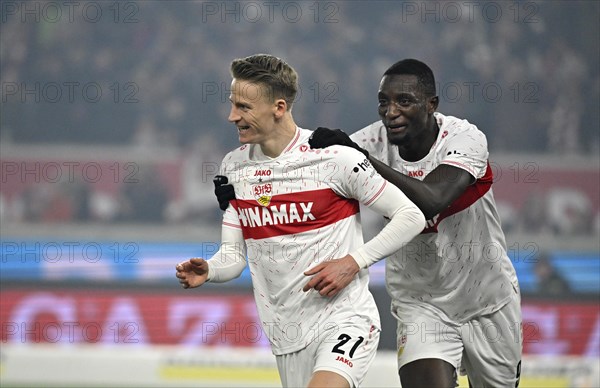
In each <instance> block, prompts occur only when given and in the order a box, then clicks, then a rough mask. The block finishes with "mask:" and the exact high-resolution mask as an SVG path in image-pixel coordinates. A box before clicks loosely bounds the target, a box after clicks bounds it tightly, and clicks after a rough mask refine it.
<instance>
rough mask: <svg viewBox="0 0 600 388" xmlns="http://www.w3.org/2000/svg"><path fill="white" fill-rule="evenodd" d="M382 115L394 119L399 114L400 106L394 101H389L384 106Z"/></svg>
mask: <svg viewBox="0 0 600 388" xmlns="http://www.w3.org/2000/svg"><path fill="white" fill-rule="evenodd" d="M384 116H385V117H386V118H387V119H395V118H396V117H398V116H400V108H399V107H398V105H397V104H395V103H394V102H390V103H389V104H388V105H387V107H386V110H385V114H384Z"/></svg>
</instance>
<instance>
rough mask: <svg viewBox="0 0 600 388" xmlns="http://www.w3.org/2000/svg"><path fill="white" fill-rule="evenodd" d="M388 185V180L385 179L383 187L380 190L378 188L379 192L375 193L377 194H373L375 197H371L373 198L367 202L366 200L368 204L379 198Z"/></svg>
mask: <svg viewBox="0 0 600 388" xmlns="http://www.w3.org/2000/svg"><path fill="white" fill-rule="evenodd" d="M386 185H387V181H384V182H383V184H382V185H381V187H380V188H379V190H377V192H376V193H375V195H373V197H371V199H369V200H368V201H367V202H365V205H366V206H369V205H370V204H371V203H373V202H374V201H375V200H376V199H377V198H379V195H380V194H381V193H383V189H385V186H386Z"/></svg>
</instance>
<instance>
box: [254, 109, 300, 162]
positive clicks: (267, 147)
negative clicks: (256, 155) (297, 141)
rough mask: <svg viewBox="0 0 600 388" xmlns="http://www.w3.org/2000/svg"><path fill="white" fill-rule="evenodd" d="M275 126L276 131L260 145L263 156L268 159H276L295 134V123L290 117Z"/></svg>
mask: <svg viewBox="0 0 600 388" xmlns="http://www.w3.org/2000/svg"><path fill="white" fill-rule="evenodd" d="M275 125H276V130H275V131H274V133H273V135H272V136H270V137H269V138H268V139H267V140H266V141H265V142H264V143H261V144H260V149H261V151H262V153H263V154H265V155H266V156H268V157H270V158H276V157H278V156H279V155H281V153H282V152H283V150H284V149H285V147H287V145H288V144H290V142H291V141H292V139H293V138H294V135H295V134H296V123H295V122H294V119H293V118H292V117H291V116H288V115H286V116H285V117H284V118H282V120H281V121H280V122H278V123H276V124H275Z"/></svg>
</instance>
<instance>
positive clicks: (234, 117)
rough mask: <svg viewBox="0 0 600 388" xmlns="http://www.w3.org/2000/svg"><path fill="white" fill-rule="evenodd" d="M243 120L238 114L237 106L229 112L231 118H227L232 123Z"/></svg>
mask: <svg viewBox="0 0 600 388" xmlns="http://www.w3.org/2000/svg"><path fill="white" fill-rule="evenodd" d="M241 119H242V117H241V116H240V114H239V113H238V111H237V108H236V107H235V106H232V107H231V109H230V110H229V117H227V120H228V121H229V122H230V123H235V122H238V121H240V120H241Z"/></svg>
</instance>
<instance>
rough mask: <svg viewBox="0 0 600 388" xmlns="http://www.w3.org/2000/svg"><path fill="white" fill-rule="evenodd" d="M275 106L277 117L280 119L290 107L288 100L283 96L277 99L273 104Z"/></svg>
mask: <svg viewBox="0 0 600 388" xmlns="http://www.w3.org/2000/svg"><path fill="white" fill-rule="evenodd" d="M273 107H274V114H275V118H278V119H280V118H282V117H283V115H284V114H285V112H287V109H288V106H287V102H286V101H285V100H284V99H283V98H279V99H277V100H275V104H274V105H273Z"/></svg>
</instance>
